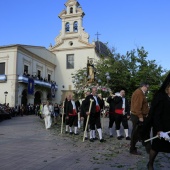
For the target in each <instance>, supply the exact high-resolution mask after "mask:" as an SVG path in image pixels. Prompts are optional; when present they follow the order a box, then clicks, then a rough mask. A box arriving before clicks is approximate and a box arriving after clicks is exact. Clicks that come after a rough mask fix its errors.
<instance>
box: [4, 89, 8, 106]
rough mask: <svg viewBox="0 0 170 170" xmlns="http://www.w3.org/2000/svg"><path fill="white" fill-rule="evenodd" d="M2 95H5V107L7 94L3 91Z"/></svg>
mask: <svg viewBox="0 0 170 170" xmlns="http://www.w3.org/2000/svg"><path fill="white" fill-rule="evenodd" d="M4 94H5V105H6V97H7V94H8V92H7V91H5V92H4Z"/></svg>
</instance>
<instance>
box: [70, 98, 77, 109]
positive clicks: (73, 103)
mask: <svg viewBox="0 0 170 170" xmlns="http://www.w3.org/2000/svg"><path fill="white" fill-rule="evenodd" d="M71 103H72V105H73V109H76V104H75V101H73V100H71Z"/></svg>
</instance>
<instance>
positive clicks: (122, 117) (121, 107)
mask: <svg viewBox="0 0 170 170" xmlns="http://www.w3.org/2000/svg"><path fill="white" fill-rule="evenodd" d="M106 102H107V103H108V106H109V112H108V115H109V118H108V119H109V124H108V125H105V126H108V132H109V134H110V136H109V137H110V138H112V137H113V130H114V128H113V125H114V123H115V132H116V134H117V140H122V139H123V138H124V137H125V140H130V136H129V125H128V120H129V118H130V107H129V102H128V101H127V99H126V98H125V91H124V90H121V91H120V93H117V94H113V93H111V94H110V96H108V98H107V99H105V101H104V100H103V98H102V95H101V94H98V93H97V87H96V86H94V87H92V89H91V91H86V92H84V99H82V100H81V102H80V101H79V99H78V98H77V99H75V96H74V95H72V94H69V95H68V96H67V97H66V99H65V101H64V102H63V104H62V105H60V108H61V109H60V110H61V112H60V116H61V129H62V130H61V133H65V134H69V135H80V133H82V131H83V133H82V134H81V135H83V139H82V140H83V142H84V141H87V140H89V141H90V142H94V141H96V140H99V141H100V142H101V143H103V142H106V139H104V137H103V125H102V123H103V119H104V118H105V117H106V107H105V103H106ZM48 105H49V102H47V105H44V109H45V112H48V113H44V120H45V127H46V129H49V128H50V127H51V125H52V121H53V120H52V119H50V118H49V115H50V112H51V113H52V112H53V111H52V110H53V109H52V108H51V107H49V110H48V111H47V108H48V107H47V106H48ZM52 115H53V114H52ZM52 117H53V116H52ZM62 120H63V121H62ZM54 124H55V122H54ZM48 125H50V126H48ZM121 125H122V126H123V128H124V132H125V136H124V134H120V128H121ZM81 126H82V127H81ZM81 128H82V130H81ZM63 129H64V131H63Z"/></svg>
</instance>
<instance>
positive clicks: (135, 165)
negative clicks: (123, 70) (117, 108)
mask: <svg viewBox="0 0 170 170" xmlns="http://www.w3.org/2000/svg"><path fill="white" fill-rule="evenodd" d="M103 122H104V138H105V139H106V140H107V141H106V143H100V142H99V141H95V142H94V143H91V142H89V141H85V142H82V135H83V132H82V129H80V130H79V132H80V135H78V136H74V135H69V134H60V131H61V128H60V125H55V126H54V125H53V127H52V128H51V129H49V130H45V128H44V122H43V120H41V119H39V117H37V116H34V115H30V116H23V117H14V118H12V119H11V120H5V121H3V122H0V170H74V169H75V170H103V169H104V170H145V169H146V164H147V162H148V155H147V154H146V152H145V149H144V147H143V146H142V145H141V143H138V144H137V146H138V148H139V151H141V152H142V156H135V155H130V154H129V141H126V140H125V139H123V140H117V138H116V135H114V138H109V135H108V128H107V126H108V118H104V121H103ZM129 124H130V127H131V122H130V121H129ZM121 130H122V129H121ZM122 132H123V130H122ZM169 162H170V155H168V154H164V153H160V154H159V155H158V157H157V159H156V163H155V168H156V170H164V169H166V170H167V169H170V163H169Z"/></svg>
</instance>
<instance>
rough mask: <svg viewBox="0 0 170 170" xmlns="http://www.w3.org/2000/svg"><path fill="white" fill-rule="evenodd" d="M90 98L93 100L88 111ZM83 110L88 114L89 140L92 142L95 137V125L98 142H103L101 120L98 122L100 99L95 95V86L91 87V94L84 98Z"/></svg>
mask: <svg viewBox="0 0 170 170" xmlns="http://www.w3.org/2000/svg"><path fill="white" fill-rule="evenodd" d="M90 100H93V102H92V106H91V111H90V112H89V107H90ZM84 104H85V110H86V114H87V115H89V116H90V118H89V121H90V122H89V123H90V142H94V139H95V126H96V128H97V131H98V133H99V138H100V142H105V141H106V140H104V139H103V137H102V129H101V122H100V108H101V100H100V98H99V97H98V96H97V88H96V87H93V88H92V94H90V95H88V96H87V97H86V99H85V102H84Z"/></svg>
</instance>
